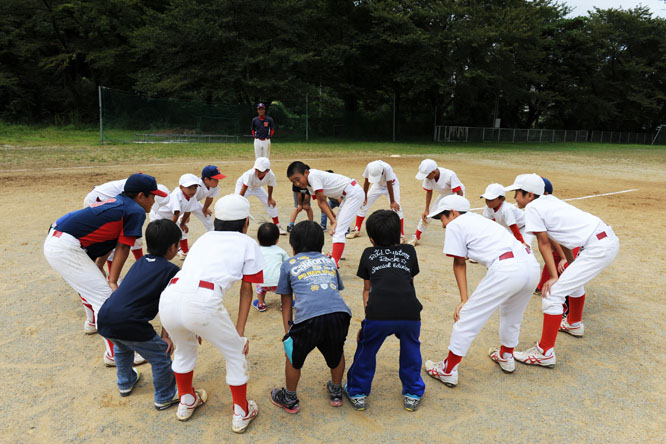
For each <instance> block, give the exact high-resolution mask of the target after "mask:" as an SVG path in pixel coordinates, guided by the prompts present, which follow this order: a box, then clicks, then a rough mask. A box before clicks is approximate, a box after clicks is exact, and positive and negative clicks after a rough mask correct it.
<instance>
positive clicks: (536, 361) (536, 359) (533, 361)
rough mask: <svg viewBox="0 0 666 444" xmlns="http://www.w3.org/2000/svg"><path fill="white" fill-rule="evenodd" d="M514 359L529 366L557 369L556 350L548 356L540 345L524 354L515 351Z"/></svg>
mask: <svg viewBox="0 0 666 444" xmlns="http://www.w3.org/2000/svg"><path fill="white" fill-rule="evenodd" d="M513 357H514V359H515V360H516V361H518V362H522V363H523V364H527V365H540V366H542V367H548V368H553V367H555V349H552V350H551V352H550V353H549V354H548V355H547V356H546V355H544V354H543V350H541V348H540V347H539V344H538V343H537V345H535V346H534V347H532V348H528V349H527V350H525V351H523V352H519V351H514V352H513Z"/></svg>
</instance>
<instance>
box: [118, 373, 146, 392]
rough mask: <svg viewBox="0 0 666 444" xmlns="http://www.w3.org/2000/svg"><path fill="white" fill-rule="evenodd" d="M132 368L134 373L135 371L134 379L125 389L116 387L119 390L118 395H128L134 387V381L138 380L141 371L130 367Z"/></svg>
mask: <svg viewBox="0 0 666 444" xmlns="http://www.w3.org/2000/svg"><path fill="white" fill-rule="evenodd" d="M132 370H134V373H136V379H135V380H134V382H133V383H132V385H131V386H130V387H129V388H126V389H118V391H120V396H123V397H124V396H129V395H130V394H131V393H132V390H134V387H135V386H136V383H137V382H139V379H141V372H139V370H137V369H135V368H134V369H132Z"/></svg>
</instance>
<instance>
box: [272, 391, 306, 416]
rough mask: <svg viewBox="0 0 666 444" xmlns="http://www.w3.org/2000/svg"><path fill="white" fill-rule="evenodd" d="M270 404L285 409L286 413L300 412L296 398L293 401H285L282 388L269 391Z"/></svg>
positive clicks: (285, 397) (285, 394)
mask: <svg viewBox="0 0 666 444" xmlns="http://www.w3.org/2000/svg"><path fill="white" fill-rule="evenodd" d="M271 402H272V403H273V404H274V405H276V406H278V407H280V408H283V409H285V410H286V411H287V413H298V412H299V410H300V407H299V405H298V398H296V399H295V400H293V401H292V400H289V399H287V393H286V390H285V389H284V387H283V388H281V389H273V390H272V391H271Z"/></svg>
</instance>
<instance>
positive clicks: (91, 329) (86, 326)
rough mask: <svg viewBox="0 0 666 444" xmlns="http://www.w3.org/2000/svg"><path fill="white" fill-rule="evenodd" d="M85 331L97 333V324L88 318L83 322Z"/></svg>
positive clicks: (90, 333) (91, 333)
mask: <svg viewBox="0 0 666 444" xmlns="http://www.w3.org/2000/svg"><path fill="white" fill-rule="evenodd" d="M83 333H85V334H87V335H94V334H95V333H97V326H96V325H95V324H94V323H92V322H88V320H87V319H86V320H85V321H84V322H83Z"/></svg>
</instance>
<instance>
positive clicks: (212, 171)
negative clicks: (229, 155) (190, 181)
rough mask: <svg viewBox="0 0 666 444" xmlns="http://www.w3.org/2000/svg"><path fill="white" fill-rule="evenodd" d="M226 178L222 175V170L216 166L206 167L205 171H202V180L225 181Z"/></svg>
mask: <svg viewBox="0 0 666 444" xmlns="http://www.w3.org/2000/svg"><path fill="white" fill-rule="evenodd" d="M225 177H227V176H225V175H224V174H222V173H220V169H219V168H218V167H216V166H215V165H208V166H205V167H204V169H203V170H202V171H201V178H202V179H206V178H208V179H224V178H225Z"/></svg>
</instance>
